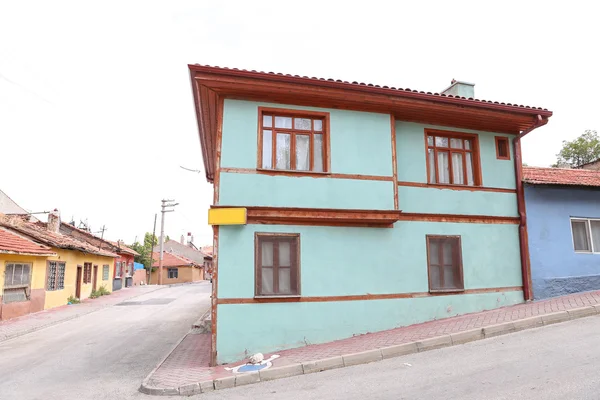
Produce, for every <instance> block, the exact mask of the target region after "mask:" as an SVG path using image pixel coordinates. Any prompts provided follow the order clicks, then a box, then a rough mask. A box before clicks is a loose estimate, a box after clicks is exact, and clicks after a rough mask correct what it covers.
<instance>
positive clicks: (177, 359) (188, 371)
mask: <svg viewBox="0 0 600 400" xmlns="http://www.w3.org/2000/svg"><path fill="white" fill-rule="evenodd" d="M596 304H600V291H596V292H586V293H578V294H572V295H568V296H563V297H557V298H553V299H549V300H542V301H537V302H533V303H527V304H519V305H515V306H511V307H504V308H499V309H495V310H490V311H483V312H479V313H473V314H467V315H462V316H458V317H451V318H446V319H441V320H437V321H431V322H426V323H422V324H417V325H411V326H407V327H403V328H396V329H391V330H388V331H382V332H376V333H367V334H364V335H359V336H355V337H352V338H348V339H343V340H337V341H335V342H330V343H323V344H315V345H308V346H303V347H299V348H295V349H291V350H282V351H278V352H276V354H279V355H280V356H281V357H280V358H278V359H276V360H275V361H273V366H275V367H276V366H283V365H288V364H296V363H303V362H306V361H313V360H320V359H326V358H330V357H336V356H341V355H346V354H353V353H358V352H362V351H367V350H373V349H379V348H383V347H388V346H393V345H398V344H404V343H410V342H416V341H420V340H423V339H428V338H433V337H437V336H443V335H448V334H451V333H458V332H463V331H467V330H471V329H475V328H484V327H488V326H492V325H497V324H500V323H503V322H511V321H518V320H522V319H525V318H530V317H535V316H543V315H545V314H550V313H554V312H558V311H566V310H572V309H576V308H580V307H585V306H593V305H596ZM209 353H210V334H193V333H190V334H188V335H187V336H186V337H185V338H184V339H183V341H182V342H181V343H180V344H179V346H177V348H176V349H175V350H174V351H173V352H172V353H171V355H169V356H168V357H167V359H166V360H165V361H164V362H163V363H162V364H161V365H160V366H159V368H158V369H157V370H156V371H154V372H153V373H152V374H151V376H149V377H148V378H147V381H146V383H147V384H148V386H151V387H155V388H178V387H181V386H184V385H189V384H193V383H197V382H202V381H206V380H213V379H218V378H224V377H228V376H232V374H231V372H228V371H226V370H225V369H224V366H219V367H214V368H211V367H209V366H208V362H209ZM268 356H269V355H267V354H265V358H267V357H268ZM241 363H242V361H241V362H238V363H233V364H232V365H231V366H232V367H233V366H237V365H240V364H241Z"/></svg>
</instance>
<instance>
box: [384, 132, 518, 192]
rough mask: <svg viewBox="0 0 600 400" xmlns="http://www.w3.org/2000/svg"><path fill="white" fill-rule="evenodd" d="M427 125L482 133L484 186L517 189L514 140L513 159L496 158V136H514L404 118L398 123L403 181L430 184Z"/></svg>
mask: <svg viewBox="0 0 600 400" xmlns="http://www.w3.org/2000/svg"><path fill="white" fill-rule="evenodd" d="M425 128H429V129H439V130H447V131H457V132H464V133H474V134H478V135H479V153H480V160H481V178H482V180H483V186H485V187H495V188H503V189H515V187H516V186H515V172H514V171H515V166H514V160H513V158H514V154H513V148H512V147H513V146H512V140H511V142H510V143H511V145H510V146H509V147H510V160H498V159H496V142H495V140H494V136H505V137H509V138H511V137H510V136H508V135H504V134H499V133H491V132H481V131H474V130H470V129H453V128H448V127H444V126H436V125H426V124H417V123H413V122H402V121H400V122H398V121H397V122H396V154H397V158H398V180H399V181H407V182H420V183H427V157H426V154H425V131H424V130H425ZM515 201H516V200H515Z"/></svg>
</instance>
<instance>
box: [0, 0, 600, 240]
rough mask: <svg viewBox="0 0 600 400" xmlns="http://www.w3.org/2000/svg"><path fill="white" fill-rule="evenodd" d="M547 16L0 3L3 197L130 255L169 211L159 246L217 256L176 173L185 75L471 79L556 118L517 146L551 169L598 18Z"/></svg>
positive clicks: (512, 5)
mask: <svg viewBox="0 0 600 400" xmlns="http://www.w3.org/2000/svg"><path fill="white" fill-rule="evenodd" d="M286 4H290V5H286ZM291 4H293V6H292V5H291ZM551 4H552V3H550V2H547V1H546V2H544V1H527V2H525V1H516V2H511V1H503V2H496V3H490V2H483V1H476V2H465V1H452V2H449V1H439V2H428V1H410V2H404V1H396V2H393V1H376V0H370V1H366V2H365V1H361V2H346V1H345V2H343V6H342V2H333V1H331V2H329V1H325V0H320V1H301V2H293V3H287V2H284V1H268V2H267V1H260V0H253V1H218V0H214V1H205V0H200V1H198V0H196V1H160V2H157V1H126V0H121V1H103V2H93V3H92V2H88V1H60V0H55V1H10V0H0V138H2V140H1V141H0V188H2V190H4V191H5V192H6V193H7V194H8V195H9V196H11V197H12V198H13V199H14V200H15V201H16V202H17V203H19V204H20V205H21V206H23V207H25V208H27V209H29V210H31V211H44V210H50V209H52V208H55V207H56V208H59V209H60V210H61V213H62V216H63V220H70V218H71V217H74V218H75V219H76V221H79V219H84V220H85V219H86V218H87V219H88V221H89V223H90V225H91V227H92V229H93V230H94V231H96V230H99V229H100V228H101V226H102V225H106V227H107V228H108V230H107V231H106V233H105V235H106V237H108V238H110V239H113V240H116V239H123V240H125V241H126V242H132V241H133V240H134V239H135V238H136V237H137V238H138V239H140V238H142V236H143V234H144V232H146V231H151V230H152V224H153V219H154V214H155V213H157V212H159V210H160V200H161V199H162V198H173V199H176V200H177V201H178V202H179V203H180V205H179V206H178V207H177V208H176V212H174V213H169V214H167V224H166V227H167V229H166V233H167V234H169V235H170V236H171V237H172V238H179V236H180V235H181V234H185V233H186V232H188V231H191V232H192V233H193V234H194V236H195V242H196V243H197V244H200V245H205V244H211V243H212V234H211V232H212V231H211V230H210V229H209V227H208V225H207V216H206V215H207V209H208V207H209V205H210V203H211V201H212V186H211V185H210V184H208V183H207V182H206V180H205V178H204V173H203V172H202V173H201V174H196V173H192V172H187V171H184V170H183V169H181V168H180V167H179V166H180V165H183V166H186V167H188V168H193V169H203V165H202V159H201V152H200V145H199V140H198V133H197V128H196V120H195V115H194V111H193V100H192V95H191V89H190V82H189V74H188V69H187V64H188V63H201V64H209V65H219V66H229V67H238V68H246V69H257V70H266V71H275V72H283V73H291V74H299V75H308V76H318V77H325V78H336V79H344V80H350V81H355V80H356V81H362V82H370V83H376V84H381V85H388V86H396V87H402V88H407V87H409V88H411V89H419V90H425V91H441V90H442V89H444V88H445V87H447V86H448V84H449V83H450V80H451V79H452V78H456V79H459V80H465V81H468V82H474V83H475V84H476V86H475V94H476V97H478V98H482V99H488V100H498V101H507V102H511V103H519V104H526V105H531V106H542V107H545V108H548V109H550V110H552V111H554V116H553V117H552V118H551V119H550V123H549V124H548V125H547V126H546V127H543V128H540V129H538V130H536V131H534V132H533V133H531V134H530V135H529V136H527V137H526V138H525V140H524V148H523V152H524V161H525V162H526V163H528V164H530V165H539V166H548V165H550V164H551V163H553V162H554V160H555V154H556V153H557V152H558V151H559V149H560V144H561V141H562V140H564V139H567V140H570V139H572V138H574V137H576V136H578V135H579V134H581V133H583V131H584V130H585V129H598V128H600V127H599V119H598V110H599V109H600V104H599V103H600V102H599V101H598V93H599V92H600V78H599V75H600V74H599V72H598V63H597V61H598V60H597V51H598V43H597V39H598V37H599V35H600V34H599V33H598V28H597V22H598V20H597V18H596V15H597V11H598V10H597V7H594V6H593V3H592V2H589V4H590V6H587V5H584V4H586V3H583V2H578V1H571V2H567V3H565V2H562V3H561V6H554V5H551ZM158 225H160V213H159V223H158ZM158 229H159V228H158V227H157V230H158Z"/></svg>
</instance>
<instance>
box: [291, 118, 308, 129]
mask: <svg viewBox="0 0 600 400" xmlns="http://www.w3.org/2000/svg"><path fill="white" fill-rule="evenodd" d="M294 129H302V130H305V131H310V129H311V120H310V119H308V118H294Z"/></svg>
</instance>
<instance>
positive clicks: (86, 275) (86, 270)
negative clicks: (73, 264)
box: [83, 263, 92, 283]
mask: <svg viewBox="0 0 600 400" xmlns="http://www.w3.org/2000/svg"><path fill="white" fill-rule="evenodd" d="M91 282H92V263H84V264H83V283H91Z"/></svg>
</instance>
